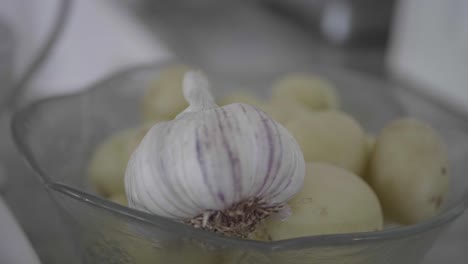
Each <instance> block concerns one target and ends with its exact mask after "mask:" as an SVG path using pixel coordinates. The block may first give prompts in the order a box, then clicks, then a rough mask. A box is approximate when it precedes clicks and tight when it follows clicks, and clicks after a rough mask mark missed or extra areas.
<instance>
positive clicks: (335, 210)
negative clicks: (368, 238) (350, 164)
mask: <svg viewBox="0 0 468 264" xmlns="http://www.w3.org/2000/svg"><path fill="white" fill-rule="evenodd" d="M288 204H289V206H290V208H291V211H292V214H291V216H289V217H288V218H286V219H285V220H284V221H280V220H275V219H268V220H267V222H266V223H265V226H266V230H267V233H268V235H269V237H270V238H271V239H272V240H281V239H289V238H295V237H301V236H311V235H324V234H338V233H350V232H366V231H376V230H380V229H382V226H383V215H382V209H381V206H380V203H379V200H378V198H377V196H376V194H375V193H374V191H373V190H372V189H371V188H370V187H369V185H368V184H367V183H366V182H365V181H364V180H362V179H361V178H360V177H359V176H356V175H354V174H353V173H351V172H349V171H346V170H344V169H342V168H338V167H335V166H332V165H329V164H325V163H308V164H307V169H306V177H305V181H304V187H303V189H302V190H301V191H300V192H299V193H298V194H297V195H296V196H294V197H293V199H292V200H291V201H290V202H288Z"/></svg>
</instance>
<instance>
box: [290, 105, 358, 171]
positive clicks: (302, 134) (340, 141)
mask: <svg viewBox="0 0 468 264" xmlns="http://www.w3.org/2000/svg"><path fill="white" fill-rule="evenodd" d="M286 128H287V129H288V130H289V131H290V132H291V133H292V135H293V136H294V137H295V139H296V140H297V141H298V143H299V145H300V146H301V149H302V152H303V154H304V159H305V160H306V161H308V162H309V161H310V162H326V163H330V164H333V165H335V166H338V167H342V168H344V169H347V170H350V171H352V172H354V173H355V174H357V175H360V176H362V174H363V171H364V168H365V165H366V164H365V163H366V155H367V143H366V135H365V134H364V132H363V130H362V128H361V127H360V126H359V124H358V123H357V122H356V121H355V120H354V119H353V118H352V117H350V116H349V115H346V114H344V113H341V112H335V111H328V112H316V113H313V114H310V115H301V116H298V117H297V118H295V119H294V120H292V121H291V122H289V123H286Z"/></svg>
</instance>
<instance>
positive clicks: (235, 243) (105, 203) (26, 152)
mask: <svg viewBox="0 0 468 264" xmlns="http://www.w3.org/2000/svg"><path fill="white" fill-rule="evenodd" d="M171 63H174V61H172V60H167V61H163V62H156V63H150V64H145V65H139V66H131V67H128V68H125V69H123V70H120V71H117V72H115V73H112V74H110V75H108V76H107V77H105V78H102V79H101V80H99V81H97V82H95V83H93V84H91V85H89V86H88V87H87V88H86V89H83V90H81V91H78V92H74V93H70V94H66V95H59V96H53V97H49V98H44V99H40V100H38V101H35V102H33V103H31V104H29V105H27V106H25V107H23V108H21V109H19V110H17V111H16V112H15V113H14V114H13V116H12V119H11V132H12V137H13V141H14V144H15V146H16V148H17V150H18V151H19V153H20V155H21V156H22V157H23V158H24V159H25V161H26V163H27V164H28V165H29V166H30V167H31V168H32V170H33V171H34V172H35V174H37V176H38V177H39V178H40V180H41V182H42V184H44V185H45V187H46V188H48V189H51V190H53V191H56V192H58V193H60V194H63V195H65V196H68V197H69V198H72V199H74V200H77V201H80V202H83V203H85V204H87V205H90V206H92V207H96V208H99V209H103V210H107V211H110V212H112V213H115V214H117V215H119V216H122V217H126V218H129V219H131V220H132V221H136V222H140V223H143V224H145V225H149V226H151V227H162V228H164V230H166V231H170V232H174V234H180V235H183V236H184V237H190V238H193V239H196V240H203V241H204V242H206V243H212V244H213V245H223V246H229V247H235V248H242V249H249V250H252V249H255V250H259V251H263V252H271V251H278V250H298V249H304V248H313V247H324V246H343V245H354V244H360V243H369V242H380V241H385V240H396V239H401V238H404V237H410V236H414V235H417V234H421V233H425V232H428V231H431V230H435V229H437V228H438V227H442V226H443V225H445V224H447V223H449V222H452V221H454V220H455V219H456V218H457V217H458V216H460V215H461V214H463V212H464V211H465V209H466V207H468V192H467V191H465V193H464V194H463V195H462V198H461V199H459V200H457V201H456V202H453V203H452V204H450V206H448V207H447V208H445V210H444V211H443V212H441V213H440V214H438V215H436V216H434V217H432V218H430V219H428V220H425V221H423V222H420V223H418V224H414V225H410V226H401V227H396V228H391V229H383V230H379V231H372V232H358V233H343V234H328V235H315V236H305V237H298V238H291V239H285V240H278V241H254V240H244V239H237V238H230V237H226V236H222V235H219V234H216V233H212V232H206V231H203V230H200V229H196V228H193V227H192V226H189V225H186V224H184V223H181V222H178V221H175V220H171V219H168V218H165V217H161V216H157V215H153V214H149V213H146V212H142V211H139V210H136V209H132V208H130V207H127V206H122V205H119V204H117V203H114V202H111V201H109V200H107V199H105V198H103V197H99V196H98V195H95V194H91V193H88V192H85V191H82V190H79V189H77V188H75V187H72V186H69V185H67V184H63V183H59V182H55V181H53V180H51V179H50V178H49V177H48V176H47V175H46V173H44V171H42V169H41V166H40V165H39V162H38V161H37V160H36V158H35V157H34V155H33V154H32V153H33V152H32V151H31V150H30V148H29V147H28V145H27V144H26V143H25V142H24V141H23V140H22V138H21V134H22V133H21V130H22V128H21V124H22V123H23V120H25V119H26V118H27V116H29V113H31V112H34V109H35V108H37V107H41V106H43V105H45V104H48V103H49V102H52V101H59V100H69V99H73V98H75V97H80V96H86V94H88V93H89V92H91V91H93V90H97V89H100V88H101V87H103V86H104V84H106V83H108V82H112V81H113V80H115V79H118V78H121V77H122V75H126V74H128V75H131V74H133V73H135V72H138V71H142V70H149V69H154V68H157V67H165V66H166V65H170V64H171ZM327 68H330V69H333V71H335V72H338V73H337V75H338V74H340V75H349V76H351V77H352V78H357V77H359V78H361V79H365V80H366V81H367V82H369V81H374V82H375V81H378V82H382V81H381V80H380V79H378V78H377V77H374V76H371V75H367V74H365V73H362V72H358V71H354V70H350V69H347V68H341V67H330V66H327ZM320 71H323V69H321V70H318V71H317V72H320ZM426 99H427V98H426ZM431 103H432V102H431ZM445 109H446V108H445ZM449 112H450V113H451V111H449Z"/></svg>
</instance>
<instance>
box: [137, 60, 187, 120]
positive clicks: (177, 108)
mask: <svg viewBox="0 0 468 264" xmlns="http://www.w3.org/2000/svg"><path fill="white" fill-rule="evenodd" d="M189 70H190V68H189V67H188V66H186V65H172V66H170V67H168V68H166V69H164V70H162V71H161V73H160V75H159V78H157V79H156V80H155V81H154V82H153V84H152V85H151V86H150V87H149V88H148V90H147V91H146V93H145V96H144V98H143V118H144V121H145V122H146V121H158V120H160V119H164V120H170V119H174V117H175V116H176V115H177V114H179V113H180V112H182V111H183V110H184V109H185V108H187V106H188V103H187V101H186V100H185V98H184V95H183V91H182V80H183V78H184V75H185V73H186V72H187V71H189Z"/></svg>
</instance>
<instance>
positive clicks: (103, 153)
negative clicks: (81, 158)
mask: <svg viewBox="0 0 468 264" xmlns="http://www.w3.org/2000/svg"><path fill="white" fill-rule="evenodd" d="M150 127H151V126H150V125H144V126H142V127H139V128H133V129H128V130H124V131H121V132H119V133H117V134H115V135H113V136H111V137H110V138H108V139H107V140H105V141H104V142H103V143H102V144H101V145H100V146H98V148H97V149H96V151H95V152H94V154H93V156H92V157H91V161H90V165H89V168H88V173H89V179H90V181H91V183H92V184H93V185H94V187H95V188H96V190H97V192H98V193H99V194H100V195H103V196H105V197H109V196H112V195H120V194H124V193H125V186H124V176H125V170H126V168H127V163H128V160H129V159H130V156H131V155H132V153H133V151H134V150H135V148H136V147H137V146H138V144H139V143H140V141H141V139H143V137H144V135H145V134H146V132H147V131H148V129H149V128H150Z"/></svg>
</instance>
